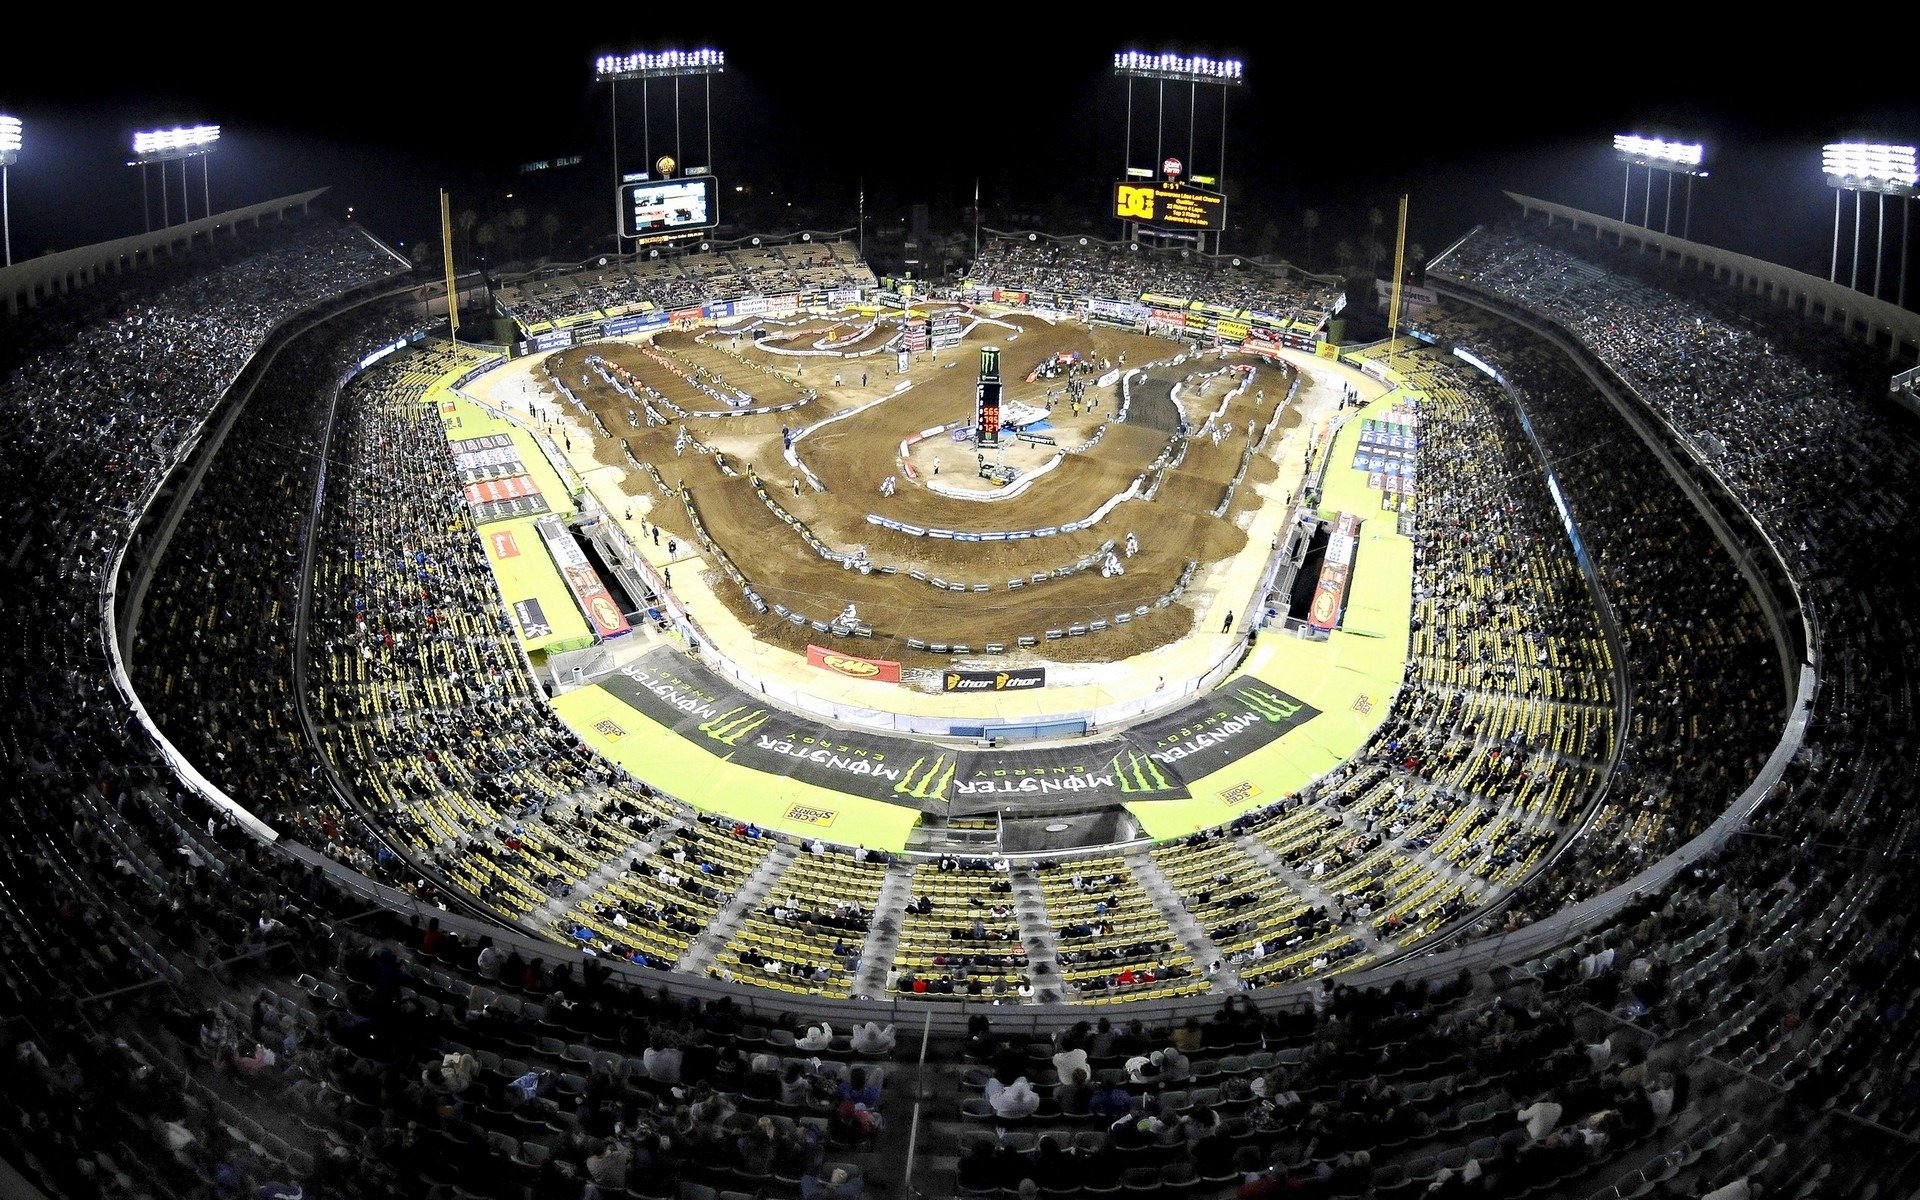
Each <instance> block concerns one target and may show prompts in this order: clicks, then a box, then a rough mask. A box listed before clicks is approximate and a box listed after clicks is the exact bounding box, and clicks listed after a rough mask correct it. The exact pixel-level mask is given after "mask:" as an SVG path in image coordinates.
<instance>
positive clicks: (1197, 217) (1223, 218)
mask: <svg viewBox="0 0 1920 1200" xmlns="http://www.w3.org/2000/svg"><path fill="white" fill-rule="evenodd" d="M1113 215H1114V216H1116V217H1118V218H1119V219H1120V220H1122V221H1132V222H1136V223H1138V224H1141V225H1153V226H1158V227H1160V228H1163V229H1200V230H1206V231H1207V232H1218V231H1219V230H1221V229H1224V228H1226V224H1227V198H1226V197H1225V196H1222V195H1221V194H1220V193H1218V192H1205V191H1201V190H1200V189H1199V188H1195V187H1183V186H1181V185H1180V184H1177V183H1162V182H1159V181H1155V180H1139V181H1134V182H1127V183H1116V184H1114V185H1113Z"/></svg>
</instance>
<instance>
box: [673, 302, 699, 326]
mask: <svg viewBox="0 0 1920 1200" xmlns="http://www.w3.org/2000/svg"><path fill="white" fill-rule="evenodd" d="M705 314H706V310H705V309H704V308H702V307H701V306H699V305H698V304H696V305H694V306H693V307H692V308H676V309H674V310H673V311H672V312H670V313H668V314H667V317H668V319H669V320H672V321H675V322H679V321H698V320H699V319H700V318H701V317H702V316H704V315H705Z"/></svg>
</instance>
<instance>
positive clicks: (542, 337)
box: [533, 329, 573, 353]
mask: <svg viewBox="0 0 1920 1200" xmlns="http://www.w3.org/2000/svg"><path fill="white" fill-rule="evenodd" d="M571 345H573V330H571V329H552V330H548V331H547V332H546V333H542V334H536V335H535V336H534V339H533V349H534V351H535V353H538V352H539V351H542V350H561V349H564V348H566V347H568V346H571Z"/></svg>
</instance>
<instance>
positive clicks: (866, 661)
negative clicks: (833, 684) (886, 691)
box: [807, 646, 900, 683]
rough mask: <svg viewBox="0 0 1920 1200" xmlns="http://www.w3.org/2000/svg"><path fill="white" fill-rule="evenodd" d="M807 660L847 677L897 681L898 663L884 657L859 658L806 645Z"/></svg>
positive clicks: (810, 663) (889, 681)
mask: <svg viewBox="0 0 1920 1200" xmlns="http://www.w3.org/2000/svg"><path fill="white" fill-rule="evenodd" d="M807 662H808V664H809V665H811V666H815V667H819V668H820V669H821V670H823V671H832V672H833V673H834V674H836V675H845V676H846V677H847V678H849V679H871V680H874V681H876V682H878V683H899V682H900V664H899V663H897V662H894V661H893V660H892V659H886V658H861V657H860V656H859V655H857V654H842V653H840V652H839V651H838V650H829V649H827V648H826V647H825V646H808V647H807Z"/></svg>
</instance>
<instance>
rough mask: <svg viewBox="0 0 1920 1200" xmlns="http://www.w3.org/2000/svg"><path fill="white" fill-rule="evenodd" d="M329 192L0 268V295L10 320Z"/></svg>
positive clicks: (252, 206)
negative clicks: (24, 310)
mask: <svg viewBox="0 0 1920 1200" xmlns="http://www.w3.org/2000/svg"><path fill="white" fill-rule="evenodd" d="M329 190H331V189H329V188H324V187H318V188H313V189H312V190H310V191H305V192H295V193H293V194H292V195H289V196H282V197H280V198H279V199H276V200H263V201H261V202H260V203H259V204H249V205H247V206H246V207H244V208H233V209H228V210H226V211H225V212H217V213H214V214H213V215H212V216H209V217H201V218H200V219H199V220H197V221H183V222H181V223H180V224H178V225H169V226H168V227H167V228H165V229H156V230H152V231H150V232H148V233H140V234H135V235H133V236H132V237H123V238H114V239H113V240H111V241H106V242H96V243H94V244H93V245H91V246H78V247H75V248H74V249H72V250H56V251H54V252H53V253H52V254H43V255H41V256H40V257H38V258H29V259H25V260H23V261H21V262H16V263H14V264H13V265H12V266H10V267H4V268H0V295H4V296H5V297H6V306H7V312H8V314H9V315H12V314H16V313H18V312H19V311H20V309H21V307H22V306H25V307H27V308H32V307H33V306H34V305H35V304H36V303H38V302H39V301H40V300H41V299H44V298H46V297H50V296H53V295H56V294H59V293H62V292H69V291H72V290H74V289H75V288H80V287H85V286H87V285H88V284H90V283H92V282H93V281H94V280H95V279H97V278H98V277H99V276H100V275H102V274H118V273H120V272H123V271H127V270H130V269H133V268H137V267H140V266H145V265H149V264H151V263H152V262H154V260H155V259H156V257H157V256H158V255H161V254H172V253H174V252H175V251H176V250H184V249H190V248H191V247H192V246H193V243H194V242H195V241H196V240H199V239H202V238H204V239H206V240H208V241H211V240H212V238H213V235H214V234H215V233H216V232H218V231H220V230H222V229H226V228H230V227H232V226H236V225H246V224H256V225H257V224H259V222H260V221H261V220H262V219H263V218H276V217H284V216H286V215H287V214H288V213H290V212H292V211H293V210H294V209H299V210H300V211H302V212H305V211H306V210H307V209H308V208H309V207H310V206H311V205H312V204H313V202H314V201H315V200H316V199H318V198H319V197H320V196H321V195H322V194H324V193H325V192H327V191H329Z"/></svg>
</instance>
